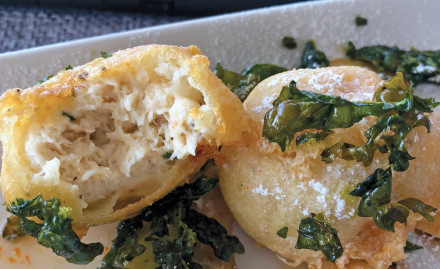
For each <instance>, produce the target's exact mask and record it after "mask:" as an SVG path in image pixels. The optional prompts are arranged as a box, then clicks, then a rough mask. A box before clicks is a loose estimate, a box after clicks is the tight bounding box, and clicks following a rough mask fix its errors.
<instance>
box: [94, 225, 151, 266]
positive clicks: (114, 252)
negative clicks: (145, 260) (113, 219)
mask: <svg viewBox="0 0 440 269" xmlns="http://www.w3.org/2000/svg"><path fill="white" fill-rule="evenodd" d="M142 227H143V223H142V217H141V216H136V217H134V218H130V219H125V220H123V221H122V222H121V223H119V225H118V228H117V231H118V234H117V236H116V238H115V239H113V241H112V243H113V244H112V246H111V248H110V250H109V251H108V252H107V254H106V255H105V256H104V258H103V259H102V261H101V267H100V269H125V263H126V262H129V261H131V260H133V259H134V258H135V257H137V256H139V255H141V254H142V253H143V252H144V251H145V249H146V248H145V246H143V245H141V244H139V243H138V233H139V230H140V229H142Z"/></svg>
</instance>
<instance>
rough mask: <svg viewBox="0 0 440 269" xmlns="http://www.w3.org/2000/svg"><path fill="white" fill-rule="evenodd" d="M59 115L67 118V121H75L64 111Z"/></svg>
mask: <svg viewBox="0 0 440 269" xmlns="http://www.w3.org/2000/svg"><path fill="white" fill-rule="evenodd" d="M61 115H63V116H64V117H67V118H69V120H71V121H74V120H76V118H75V117H74V116H72V115H70V114H69V113H67V112H66V111H61Z"/></svg>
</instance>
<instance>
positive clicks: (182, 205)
mask: <svg viewBox="0 0 440 269" xmlns="http://www.w3.org/2000/svg"><path fill="white" fill-rule="evenodd" d="M217 182H218V179H217V178H210V179H206V177H203V176H202V177H199V178H197V179H196V180H195V181H194V182H192V183H189V184H186V185H183V186H181V187H178V188H176V189H175V190H174V191H172V192H171V193H169V194H167V195H166V196H165V197H164V198H162V199H160V200H158V201H156V202H155V203H154V204H152V205H151V206H148V207H146V208H144V209H143V211H142V213H141V214H140V215H138V216H136V217H134V218H132V219H128V220H125V221H123V222H121V224H120V225H119V227H118V236H117V237H116V239H115V240H113V246H112V248H111V250H110V251H109V253H108V254H107V255H106V256H105V257H104V259H103V261H102V268H101V269H124V268H125V263H126V262H128V261H130V260H132V259H133V258H134V257H136V256H138V255H140V254H142V253H143V252H144V250H145V246H144V245H142V244H140V243H139V242H140V240H142V239H139V238H138V237H139V235H138V232H139V230H140V229H142V227H148V226H146V225H149V232H148V234H147V235H146V237H145V239H144V241H147V242H151V246H152V251H153V254H154V262H155V263H156V264H157V265H159V268H182V269H183V268H194V269H197V268H201V266H200V265H199V264H197V263H195V262H193V261H192V258H193V255H194V247H195V245H196V244H197V243H198V242H200V243H203V244H208V245H210V246H211V247H212V248H213V250H214V254H215V255H216V256H217V257H218V258H219V259H222V260H225V261H229V260H230V259H231V258H232V256H233V255H234V254H235V253H238V254H241V253H244V248H243V245H242V244H241V243H240V241H239V240H238V239H237V238H236V237H235V236H229V235H227V231H226V229H225V228H223V227H222V226H221V225H220V224H219V223H218V222H217V221H216V220H214V219H212V218H208V217H206V216H205V215H203V214H201V213H199V212H197V211H196V210H194V209H191V206H192V204H193V202H194V201H195V200H198V199H199V198H200V197H201V196H202V195H204V194H205V193H207V192H209V191H211V190H212V189H213V188H214V187H215V186H216V184H217Z"/></svg>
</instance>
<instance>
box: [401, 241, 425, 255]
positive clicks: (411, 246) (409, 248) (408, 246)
mask: <svg viewBox="0 0 440 269" xmlns="http://www.w3.org/2000/svg"><path fill="white" fill-rule="evenodd" d="M419 249H423V247H422V246H419V245H417V244H414V243H411V242H409V241H406V245H405V247H404V248H403V250H404V251H405V253H408V252H411V251H415V250H419Z"/></svg>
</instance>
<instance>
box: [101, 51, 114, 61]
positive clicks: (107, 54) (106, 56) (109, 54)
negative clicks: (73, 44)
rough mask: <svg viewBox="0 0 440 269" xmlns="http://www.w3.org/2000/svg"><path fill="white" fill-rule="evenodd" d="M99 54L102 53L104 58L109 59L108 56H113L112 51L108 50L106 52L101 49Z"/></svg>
mask: <svg viewBox="0 0 440 269" xmlns="http://www.w3.org/2000/svg"><path fill="white" fill-rule="evenodd" d="M99 55H101V57H102V58H104V59H107V58H109V57H112V54H111V53H108V52H105V51H101V52H100V53H99Z"/></svg>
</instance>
